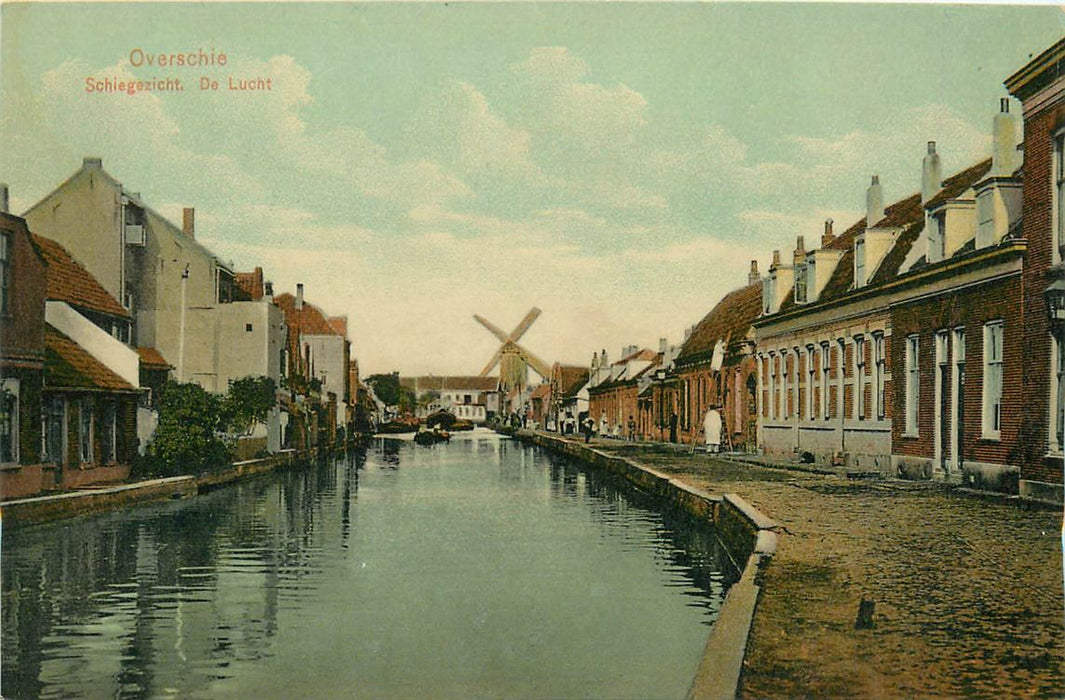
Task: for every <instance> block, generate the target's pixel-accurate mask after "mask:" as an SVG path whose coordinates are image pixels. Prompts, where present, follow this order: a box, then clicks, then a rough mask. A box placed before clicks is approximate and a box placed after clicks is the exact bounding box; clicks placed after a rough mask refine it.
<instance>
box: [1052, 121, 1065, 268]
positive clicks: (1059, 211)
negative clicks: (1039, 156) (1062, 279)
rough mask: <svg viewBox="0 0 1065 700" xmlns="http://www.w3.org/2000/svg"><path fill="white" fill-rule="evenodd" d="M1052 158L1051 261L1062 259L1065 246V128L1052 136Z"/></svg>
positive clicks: (1056, 261) (1055, 262) (1056, 262)
mask: <svg viewBox="0 0 1065 700" xmlns="http://www.w3.org/2000/svg"><path fill="white" fill-rule="evenodd" d="M1052 139H1053V140H1052V142H1051V145H1052V158H1051V161H1050V170H1051V174H1050V184H1051V187H1050V192H1051V200H1052V201H1051V207H1050V216H1051V219H1052V222H1051V227H1050V234H1051V239H1052V245H1051V246H1050V248H1051V251H1052V256H1053V263H1054V264H1055V265H1057V264H1058V263H1060V262H1061V261H1062V249H1063V248H1065V129H1061V130H1059V131H1058V132H1057V133H1055V134H1054V135H1053V137H1052Z"/></svg>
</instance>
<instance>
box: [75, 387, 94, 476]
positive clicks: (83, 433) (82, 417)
mask: <svg viewBox="0 0 1065 700" xmlns="http://www.w3.org/2000/svg"><path fill="white" fill-rule="evenodd" d="M80 409H81V410H79V411H78V416H79V420H78V450H79V452H78V456H79V458H80V459H81V463H82V464H90V463H91V462H92V461H93V460H92V422H93V421H92V419H93V415H92V399H82V400H81V406H80Z"/></svg>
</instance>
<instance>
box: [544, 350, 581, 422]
mask: <svg viewBox="0 0 1065 700" xmlns="http://www.w3.org/2000/svg"><path fill="white" fill-rule="evenodd" d="M587 386H588V368H587V367H580V366H577V365H564V364H562V363H560V362H556V363H555V364H554V365H552V367H551V410H550V413H549V415H548V420H549V421H553V422H554V424H555V426H556V428H557V430H558V431H559V432H560V433H563V434H567V435H568V434H571V433H576V432H578V431H579V430H580V424H581V421H582V420H584V419H585V418H587V415H588V388H587Z"/></svg>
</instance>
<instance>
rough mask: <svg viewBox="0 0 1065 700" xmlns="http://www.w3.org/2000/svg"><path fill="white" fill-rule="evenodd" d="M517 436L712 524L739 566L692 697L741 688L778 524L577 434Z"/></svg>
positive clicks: (727, 496)
mask: <svg viewBox="0 0 1065 700" xmlns="http://www.w3.org/2000/svg"><path fill="white" fill-rule="evenodd" d="M515 437H517V438H518V439H520V440H523V441H526V442H531V443H533V444H536V445H539V446H541V447H544V448H546V449H548V450H551V451H553V452H558V453H562V454H565V455H567V456H569V457H572V458H575V459H577V460H579V461H581V462H583V463H585V464H588V465H590V466H592V467H594V468H596V469H599V470H603V471H606V472H608V473H611V474H613V475H615V476H618V477H620V478H622V479H623V480H625V481H627V482H629V483H630V484H631V485H632V486H634V487H635V488H637V489H639V490H640V491H643V492H644V493H648V494H651V495H653V496H654V497H656V498H657V499H658V500H660V501H662V502H664V503H666V504H668V505H669V506H670V507H673V508H678V509H680V510H682V511H684V512H685V513H687V514H688V515H690V516H692V517H694V518H695V519H697V520H701V521H704V522H707V523H709V524H712V525H713V527H714V531H715V534H716V535H717V537H718V539H719V540H720V541H721V543H722V544H723V545H724V547H725V549H726V550H727V551H728V553H729V556H730V558H731V559H732V561H733V563H734V564H735V565H736V567H737V569H738V570H739V571H740V578H739V580H738V581H737V582H736V583H734V584H733V585H732V586H731V588H729V592H728V594H727V595H726V597H725V601H724V603H723V604H722V607H721V611H720V612H719V613H718V618H717V620H716V621H715V622H714V625H713V627H712V628H711V632H710V635H709V638H708V639H707V643H706V646H705V648H704V650H703V655H702V658H701V661H700V663H699V667H698V670H697V671H696V674H695V677H694V679H693V681H692V685H691V688H690V690H689V692H688V698H689V700H718V699H722V700H723V699H725V698H734V697H736V695H737V693H738V692H739V688H740V680H741V675H742V671H743V663H744V657H745V654H746V649H747V642H748V638H749V635H750V631H751V625H752V622H753V620H754V614H755V610H756V608H757V605H758V599H759V596H760V594H761V591H762V585H763V584H762V579H763V571H764V570H765V568H766V567H767V566H768V565H769V563H770V561H771V559H772V557H773V555H774V553H775V552H776V545H777V536H776V529H777V524H776V523H775V522H773V520H771V519H770V518H769V517H767V516H766V515H765V514H763V513H761V512H760V511H759V510H758V509H757V508H755V507H754V506H752V505H751V504H749V503H747V502H746V501H745V500H744V499H743V498H742V497H741V496H739V495H737V494H734V493H724V494H714V493H710V492H707V491H705V490H703V489H701V488H699V487H697V486H694V485H692V484H690V483H687V482H685V481H684V480H681V479H677V478H674V477H671V476H670V475H668V474H666V473H663V472H661V471H658V470H656V469H654V468H653V467H649V466H646V465H642V464H640V463H638V462H636V461H634V460H632V459H629V458H627V457H624V456H620V455H617V454H611V453H609V452H606V451H603V450H600V449H597V448H596V447H592V446H590V445H586V444H583V443H581V442H580V441H577V440H567V439H564V438H561V437H558V436H554V435H549V434H545V433H537V432H531V431H525V430H519V431H517V432H516V433H515Z"/></svg>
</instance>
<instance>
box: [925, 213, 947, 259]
mask: <svg viewBox="0 0 1065 700" xmlns="http://www.w3.org/2000/svg"><path fill="white" fill-rule="evenodd" d="M929 225H930V228H929V231H928V262H930V263H934V262H939V261H940V260H943V259H944V258H945V257H947V215H946V212H942V211H941V212H939V213H938V214H935V215H934V216H932V217H931V221H929Z"/></svg>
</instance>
